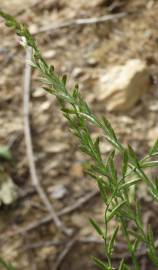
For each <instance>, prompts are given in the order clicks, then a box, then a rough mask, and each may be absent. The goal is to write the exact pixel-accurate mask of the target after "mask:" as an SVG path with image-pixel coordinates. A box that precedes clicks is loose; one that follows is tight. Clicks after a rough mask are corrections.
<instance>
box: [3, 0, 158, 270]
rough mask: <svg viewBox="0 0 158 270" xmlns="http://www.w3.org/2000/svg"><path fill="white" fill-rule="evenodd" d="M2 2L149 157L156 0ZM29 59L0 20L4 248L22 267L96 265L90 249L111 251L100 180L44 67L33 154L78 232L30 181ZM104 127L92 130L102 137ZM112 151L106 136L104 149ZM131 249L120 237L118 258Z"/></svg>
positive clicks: (36, 94)
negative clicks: (47, 85)
mask: <svg viewBox="0 0 158 270" xmlns="http://www.w3.org/2000/svg"><path fill="white" fill-rule="evenodd" d="M0 9H3V10H4V11H6V12H8V13H10V14H12V15H14V16H15V17H16V18H17V19H18V20H19V21H21V22H23V23H26V24H27V26H28V27H29V30H30V32H31V33H32V34H33V35H34V36H35V38H36V40H37V42H38V45H39V47H40V49H41V51H42V53H43V56H44V57H45V59H46V60H47V62H48V63H51V64H52V65H54V67H55V69H56V71H57V72H58V73H59V74H63V73H64V74H67V75H68V77H69V81H68V86H69V88H71V87H72V86H73V85H74V83H78V84H79V86H80V91H81V93H82V95H83V96H84V97H85V99H86V101H87V102H88V104H89V105H90V107H91V108H92V110H93V112H94V113H96V115H98V116H103V115H106V117H107V118H108V119H109V120H110V122H111V124H112V126H113V127H114V129H115V131H116V133H117V134H118V136H119V138H120V140H121V141H122V142H123V143H124V144H128V143H130V144H131V145H132V146H133V148H134V149H135V150H136V152H137V153H138V156H139V157H142V156H143V155H144V154H145V153H146V152H147V150H148V148H149V147H150V146H151V145H152V144H153V142H154V140H155V139H156V137H158V126H157V113H158V90H157V88H158V32H157V27H158V20H157V14H158V2H157V1H156V0H91V1H85V0H69V1H68V0H44V1H41V0H36V1H33V0H27V1H26V0H1V1H0ZM25 64H26V52H25V50H23V48H21V46H20V43H19V40H18V38H17V37H16V36H15V33H14V32H13V31H12V30H10V29H8V28H6V27H5V26H4V24H3V22H2V20H0V71H1V72H0V161H1V162H0V189H1V190H0V201H1V206H0V216H1V218H0V255H1V256H2V257H3V258H5V259H6V260H8V261H10V262H12V263H13V264H14V265H15V266H16V267H17V269H23V270H25V269H31V270H32V269H33V270H34V269H35V270H36V269H38V270H45V269H47V270H49V269H51V270H59V269H61V270H67V269H70V270H74V269H75V270H79V269H80V270H81V269H83V267H84V268H85V269H86V270H88V269H91V270H92V269H97V268H96V267H95V266H94V264H93V263H92V262H91V259H90V255H95V256H99V258H104V253H103V246H102V244H101V242H100V239H99V238H97V235H96V232H95V231H94V229H93V228H92V226H91V225H90V223H89V218H90V217H95V219H96V220H97V221H98V222H99V223H100V224H102V223H103V214H104V206H103V204H102V202H101V200H100V198H99V196H98V192H97V191H96V190H97V187H96V183H95V182H94V181H93V180H92V179H91V178H90V177H89V176H87V175H85V173H84V170H85V169H86V168H87V166H88V164H89V163H88V159H87V157H85V155H83V154H81V153H80V151H79V147H78V146H79V143H78V141H77V139H76V138H74V136H73V135H72V134H71V133H70V131H69V128H68V125H67V122H66V120H65V119H64V118H63V116H62V114H61V112H60V111H59V108H58V104H57V102H56V99H55V98H54V97H52V96H49V95H48V94H47V93H45V92H44V91H43V90H42V88H41V83H40V82H39V81H38V77H39V74H38V73H37V72H36V71H32V75H31V82H32V83H31V89H30V102H29V104H28V109H29V114H28V115H27V117H28V118H29V119H30V131H31V138H32V144H33V160H34V163H35V165H36V170H37V177H38V179H39V181H40V183H41V186H42V188H43V190H44V191H45V193H46V194H47V198H48V199H49V201H50V203H51V205H52V206H53V208H54V209H55V212H56V214H57V215H58V216H59V218H60V219H61V221H62V222H63V224H64V226H66V227H67V228H71V229H72V230H73V237H72V236H71V237H70V236H67V235H65V234H63V233H62V231H61V230H60V229H59V228H57V227H56V226H54V222H53V221H52V218H51V217H50V214H49V213H48V210H47V208H46V207H45V205H44V204H43V202H42V201H41V199H40V196H39V194H38V193H37V192H36V190H35V188H34V187H33V186H32V179H31V177H30V168H29V162H28V157H27V147H26V144H25V135H26V134H25V131H24V121H25V119H24V118H26V117H25V116H26V115H24V113H23V99H24V91H23V89H24V77H25V78H26V72H25ZM99 132H100V131H99V130H97V129H95V128H93V129H92V135H93V136H94V137H96V136H97V135H98V134H99ZM110 150H111V146H110V145H109V144H108V143H107V142H106V141H105V140H103V139H101V151H102V154H103V155H105V157H106V156H107V154H108V153H109V151H110ZM118 166H119V161H118ZM152 173H153V174H156V172H152ZM139 196H140V199H141V200H142V202H143V207H144V209H145V214H144V220H145V221H146V220H147V221H148V222H151V223H153V228H154V230H155V232H156V231H157V224H156V220H155V219H154V217H155V215H157V213H158V212H157V208H156V207H154V206H152V208H151V198H150V197H148V195H147V193H146V190H145V189H144V188H143V187H142V191H141V192H140V195H139ZM72 206H73V207H72ZM147 221H146V222H147ZM153 221H154V222H153ZM123 252H125V251H124V245H123V243H122V246H120V253H119V252H118V254H117V255H118V256H117V258H116V261H117V259H119V257H121V258H122V253H123ZM61 254H62V256H61ZM140 260H141V261H140V262H141V264H142V269H152V270H153V269H154V268H153V267H152V268H150V267H149V265H148V262H147V261H146V258H145V256H144V257H141V258H140ZM144 265H145V267H146V268H143V267H144Z"/></svg>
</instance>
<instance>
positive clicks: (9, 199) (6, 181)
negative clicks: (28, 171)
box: [0, 168, 18, 205]
mask: <svg viewBox="0 0 158 270" xmlns="http://www.w3.org/2000/svg"><path fill="white" fill-rule="evenodd" d="M17 196H18V189H17V186H16V185H15V184H14V182H13V181H12V179H11V177H10V176H9V175H8V174H7V173H6V172H4V170H3V169H2V168H0V205H1V204H5V205H10V204H12V203H13V202H14V201H16V199H17Z"/></svg>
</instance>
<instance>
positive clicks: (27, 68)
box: [23, 48, 71, 235]
mask: <svg viewBox="0 0 158 270" xmlns="http://www.w3.org/2000/svg"><path fill="white" fill-rule="evenodd" d="M31 58H32V49H31V48H28V49H27V55H26V59H27V61H28V60H30V61H31ZM30 86H31V66H30V65H29V64H28V63H26V66H25V74H24V101H23V110H24V133H25V141H26V150H27V156H28V162H29V169H30V175H31V180H32V185H33V186H34V187H35V189H36V190H37V192H38V194H39V196H40V198H41V200H42V201H43V203H44V205H45V207H46V208H47V210H48V212H49V213H50V218H51V220H52V219H53V221H54V224H55V225H56V227H57V228H59V229H60V230H61V231H62V232H64V233H65V234H67V235H70V233H71V232H70V230H69V229H67V228H66V227H65V226H64V224H63V223H62V222H61V221H60V219H59V217H58V216H57V214H56V213H55V210H54V209H53V207H52V205H51V203H50V202H49V200H48V197H47V195H46V194H45V192H44V190H43V188H42V187H41V185H40V182H39V178H38V176H37V171H36V166H35V161H34V153H33V146H32V138H31V131H30V122H29V99H30Z"/></svg>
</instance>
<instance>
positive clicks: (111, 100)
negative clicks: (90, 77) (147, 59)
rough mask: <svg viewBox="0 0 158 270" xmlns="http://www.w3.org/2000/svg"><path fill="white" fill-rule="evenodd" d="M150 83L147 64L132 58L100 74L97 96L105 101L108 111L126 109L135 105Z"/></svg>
mask: <svg viewBox="0 0 158 270" xmlns="http://www.w3.org/2000/svg"><path fill="white" fill-rule="evenodd" d="M149 85H150V76H149V72H148V69H147V66H146V64H145V63H144V62H143V61H141V60H139V59H132V60H129V61H128V62H127V63H126V64H125V65H122V66H115V67H113V68H111V69H110V70H108V71H107V72H106V74H103V75H101V76H100V79H99V84H98V96H97V98H98V100H104V101H105V106H106V109H107V110H108V111H125V110H128V109H130V108H132V107H133V106H134V105H135V103H136V102H137V101H138V100H139V99H140V98H141V97H142V95H143V94H144V93H145V92H146V91H147V90H148V89H149Z"/></svg>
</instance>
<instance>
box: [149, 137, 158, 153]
mask: <svg viewBox="0 0 158 270" xmlns="http://www.w3.org/2000/svg"><path fill="white" fill-rule="evenodd" d="M156 152H158V139H157V140H156V141H155V143H154V145H153V147H152V148H151V149H150V150H149V154H150V155H151V156H152V155H153V154H155V153H156Z"/></svg>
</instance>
